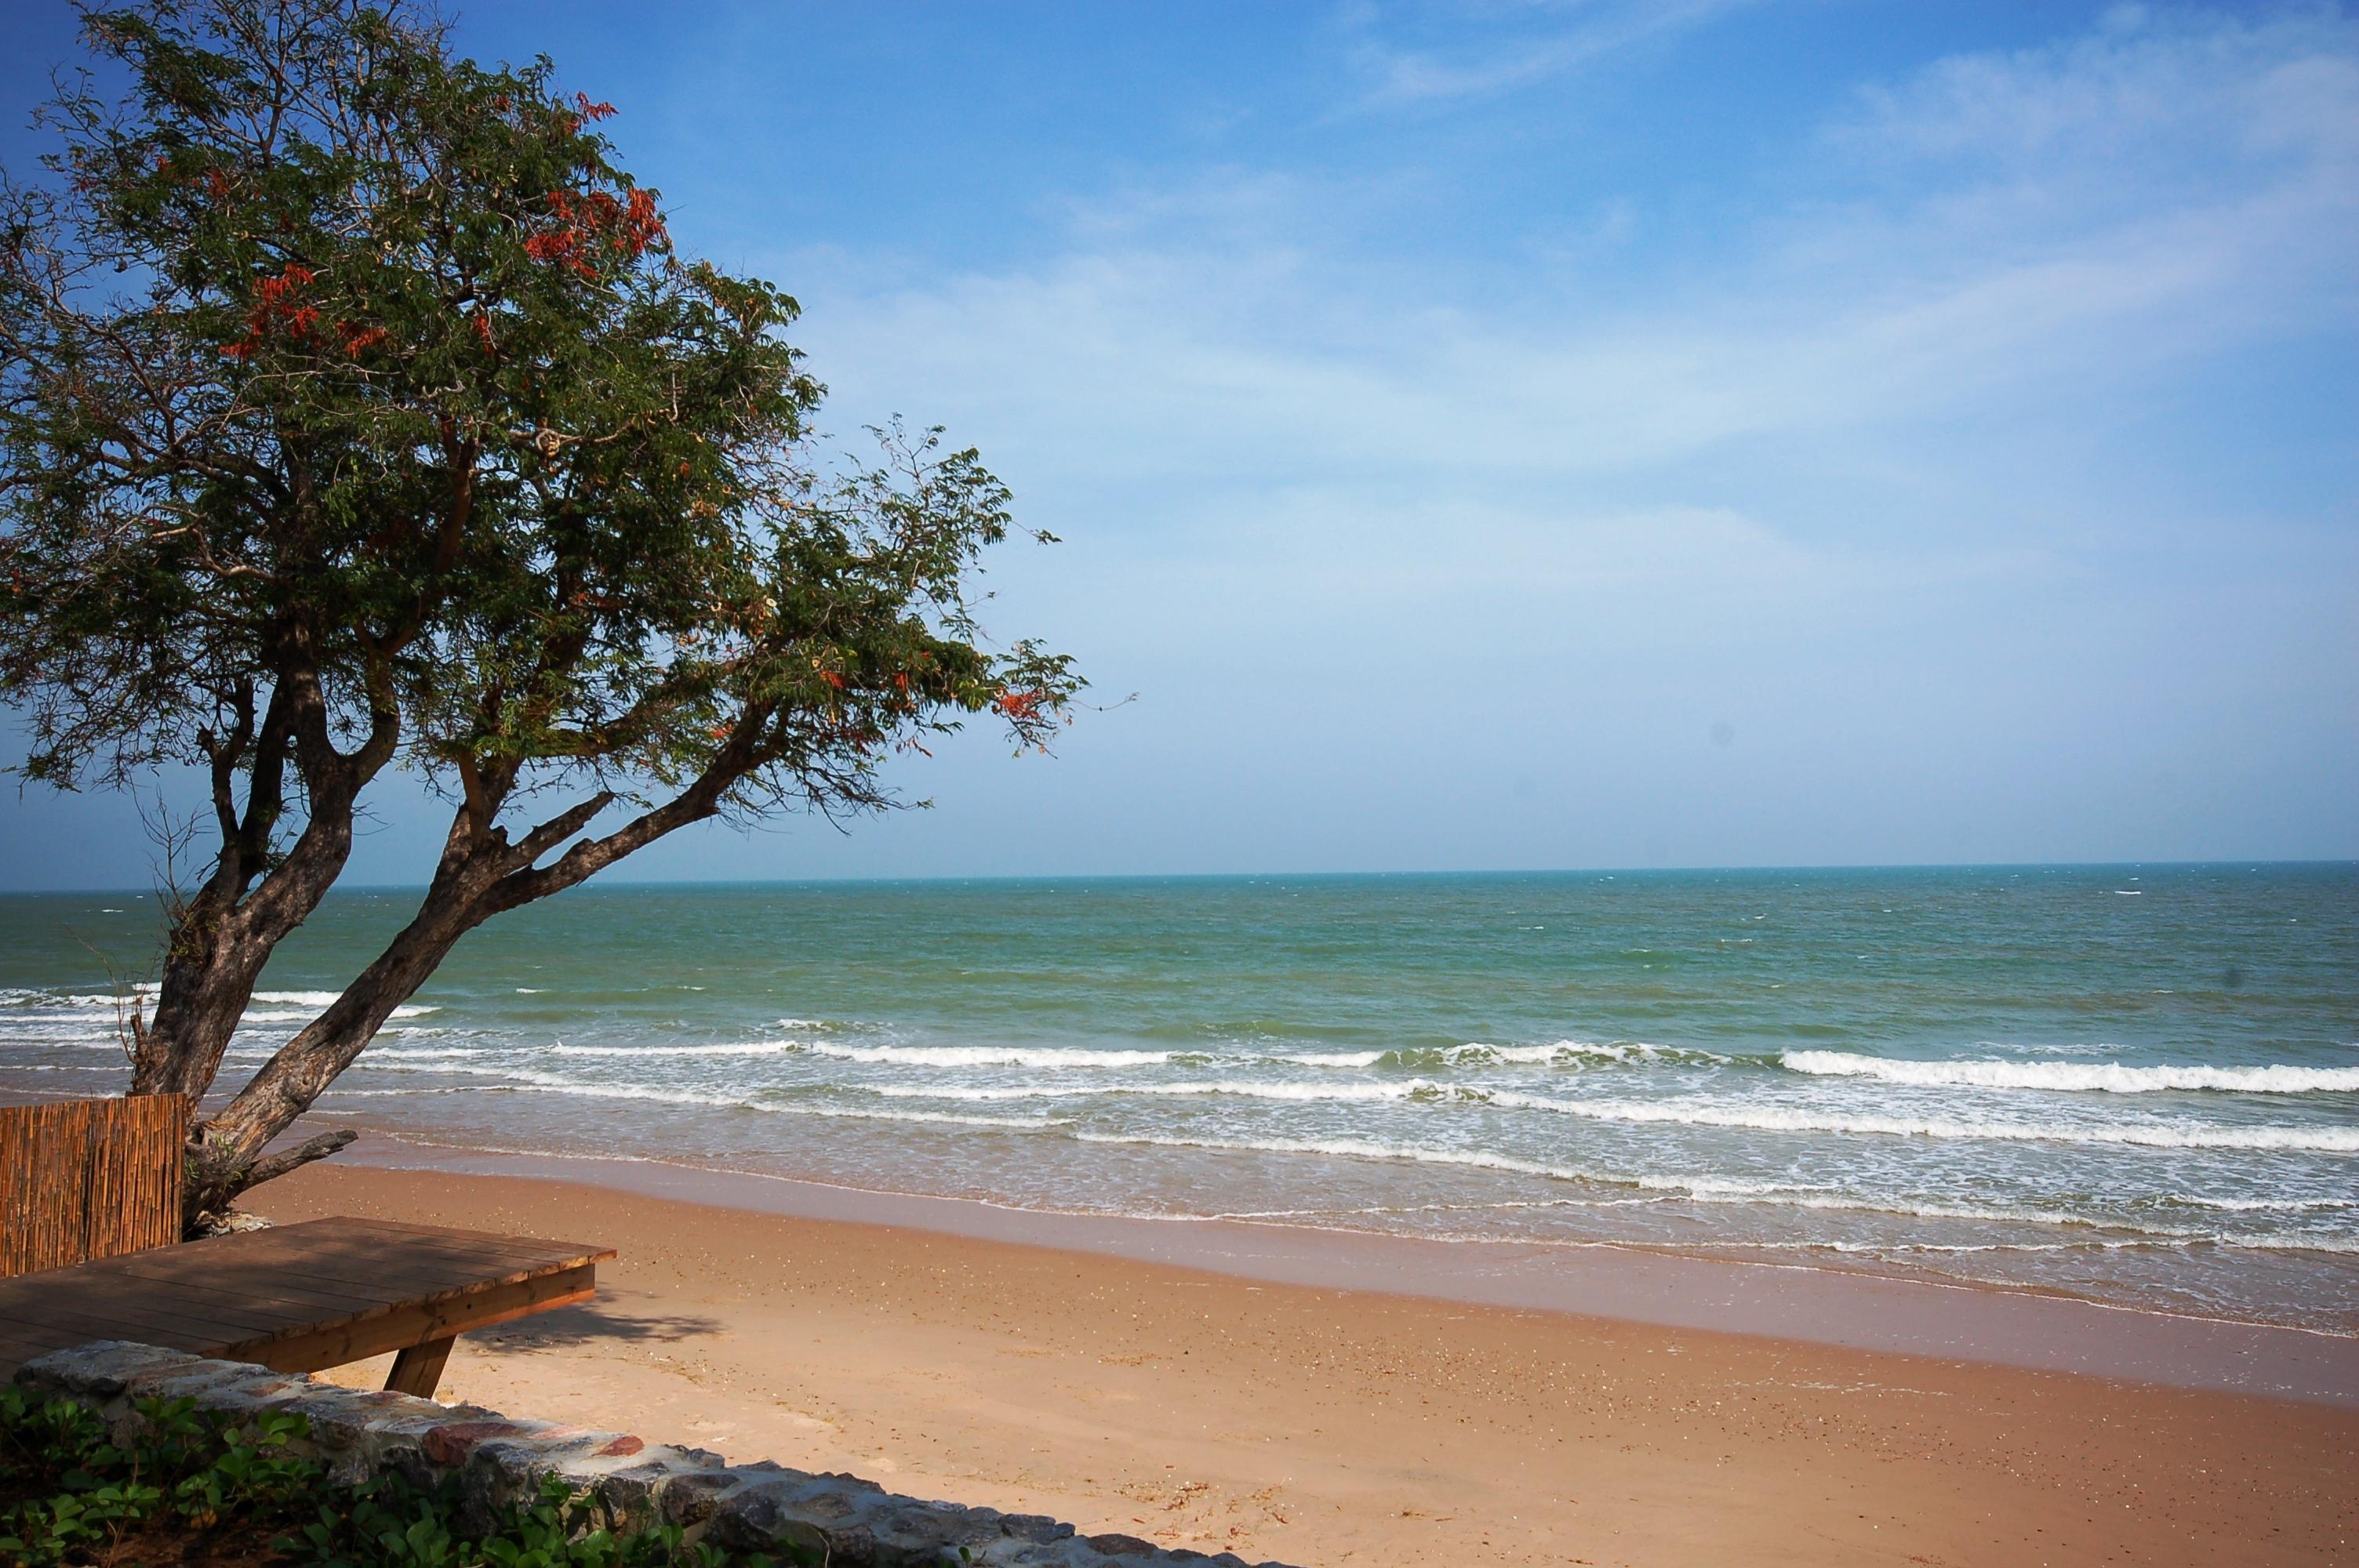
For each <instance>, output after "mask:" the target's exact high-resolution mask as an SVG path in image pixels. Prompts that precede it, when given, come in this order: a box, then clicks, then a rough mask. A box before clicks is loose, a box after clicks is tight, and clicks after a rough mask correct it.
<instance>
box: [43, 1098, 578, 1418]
mask: <svg viewBox="0 0 2359 1568" xmlns="http://www.w3.org/2000/svg"><path fill="white" fill-rule="evenodd" d="M151 1114H152V1113H151ZM22 1146H24V1145H23V1144H22V1143H21V1142H19V1143H5V1144H0V1152H5V1151H8V1150H15V1149H16V1148H19V1147H22ZM176 1158H177V1155H176ZM174 1201H175V1202H176V1203H177V1201H178V1200H177V1190H176V1193H175V1197H174ZM613 1256H614V1251H613V1249H610V1248H592V1247H583V1246H581V1245H579V1244H575V1243H567V1242H547V1241H538V1240H536V1239H533V1238H519V1237H501V1236H494V1235H488V1234H485V1233H483V1232H476V1231H462V1230H452V1229H448V1228H444V1227H407V1226H403V1225H399V1224H397V1223H395V1222H356V1221H351V1220H343V1219H322V1220H307V1221H304V1222H302V1223H300V1224H298V1225H290V1226H283V1227H276V1228H274V1229H271V1230H266V1231H255V1232H247V1233H242V1234H239V1235H235V1236H227V1237H219V1238H212V1239H210V1240H206V1241H201V1242H190V1243H187V1244H185V1245H181V1246H176V1247H169V1248H165V1249H158V1250H154V1251H147V1252H139V1253H132V1254H125V1255H120V1256H116V1257H112V1258H106V1259H100V1260H92V1261H90V1262H86V1263H82V1264H79V1265H76V1266H74V1267H71V1268H66V1269H60V1270H56V1271H49V1272H46V1273H43V1274H39V1275H37V1276H34V1277H31V1278H26V1279H17V1280H8V1281H0V1371H6V1370H13V1367H14V1365H15V1364H18V1363H21V1362H22V1361H23V1360H25V1359H27V1358H29V1357H30V1356H32V1355H38V1354H40V1353H41V1352H43V1351H46V1350H49V1349H55V1348H59V1347H60V1346H66V1345H74V1344H81V1343H84V1342H86V1341H88V1340H91V1339H132V1340H140V1341H144V1342H146V1343H149V1344H160V1345H165V1346H171V1347H174V1348H178V1349H185V1350H190V1351H194V1352H197V1353H200V1354H203V1355H209V1356H218V1357H227V1358H230V1359H235V1360H247V1361H254V1362H257V1363H259V1364H260V1365H263V1366H266V1367H270V1368H274V1369H277V1370H280V1371H288V1372H310V1371H318V1370H320V1369H321V1368H327V1367H333V1366H339V1365H342V1364H343V1363H344V1362H347V1361H353V1360H361V1359H364V1358H366V1357H371V1356H377V1355H382V1354H384V1353H385V1352H386V1351H397V1352H399V1351H410V1350H419V1354H418V1355H415V1356H412V1357H408V1362H407V1365H406V1367H405V1368H404V1370H403V1376H404V1377H406V1378H407V1379H409V1380H411V1381H420V1380H423V1381H425V1382H426V1383H427V1386H428V1387H429V1388H430V1387H431V1382H432V1380H433V1379H434V1378H438V1377H439V1376H440V1362H439V1361H438V1360H435V1358H434V1357H433V1356H432V1354H431V1353H430V1352H429V1351H426V1350H421V1349H420V1347H424V1346H432V1345H434V1344H435V1343H436V1342H438V1341H448V1340H449V1339H451V1337H453V1336H456V1335H459V1334H462V1333H465V1332H468V1331H470V1330H473V1329H478V1328H484V1327H489V1326H491V1325H496V1324H501V1323H507V1322H510V1321H513V1320H514V1319H516V1318H520V1317H524V1316H527V1315H528V1314H532V1313H536V1312H546V1311H549V1310H550V1309H551V1308H554V1307H561V1306H571V1305H574V1304H577V1303H582V1302H586V1301H589V1300H591V1299H592V1296H593V1295H594V1293H595V1289H596V1279H597V1270H596V1265H597V1263H598V1261H600V1260H603V1259H606V1258H611V1257H613ZM440 1354H441V1355H442V1356H443V1357H447V1356H448V1354H449V1352H448V1349H447V1346H446V1348H445V1349H444V1350H443V1351H442V1352H441V1353H440ZM429 1363H431V1365H429Z"/></svg>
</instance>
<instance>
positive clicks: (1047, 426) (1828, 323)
mask: <svg viewBox="0 0 2359 1568" xmlns="http://www.w3.org/2000/svg"><path fill="white" fill-rule="evenodd" d="M1649 15H1650V16H1653V17H1654V18H1655V20H1656V21H1657V23H1658V24H1659V23H1660V20H1661V18H1662V17H1663V16H1667V15H1669V13H1668V12H1663V13H1649ZM2354 127H2359V43H2354V37H2353V33H2352V29H2350V28H2349V27H2344V26H2343V25H2342V24H2341V23H2339V22H2336V21H2333V20H2332V19H2329V18H2313V19H2310V20H2298V21H2294V22H2288V23H2283V24H2279V25H2274V26H2267V27H2246V26H2244V25H2242V24H2239V23H2234V22H2224V23H2212V24H2207V25H2204V26H2197V25H2195V24H2193V23H2189V22H2183V21H2182V22H2181V23H2180V24H2178V25H2175V26H2174V27H2172V28H2169V29H2164V28H2162V27H2158V26H2155V25H2146V26H2141V27H2136V28H2134V29H2125V28H2122V27H2115V28H2114V29H2113V30H2110V31H2107V32H2104V33H2102V34H2100V35H2097V36H2093V37H2091V38H2084V39H2081V40H2078V41H2075V42H2072V43H2071V44H2068V45H2064V46H2060V47H2059V48H2056V49H2048V50H2038V51H2029V52H2026V53H2022V54H2013V55H1993V56H1976V57H1971V58H1966V59H1953V60H1948V61H1944V62H1941V63H1940V64H1938V65H1935V66H1933V67H1931V68H1930V69H1929V70H1925V71H1922V72H1920V73H1919V74H1918V75H1917V76H1914V77H1912V78H1910V79H1908V80H1907V81H1901V82H1898V83H1896V84H1892V85H1889V86H1886V87H1882V88H1878V89H1875V90H1874V91H1871V92H1866V93H1864V94H1863V95H1862V97H1861V99H1860V100H1859V102H1858V103H1857V105H1856V106H1855V107H1854V108H1853V109H1851V110H1849V111H1846V112H1845V113H1844V114H1843V116H1842V117H1841V118H1840V119H1839V120H1838V121H1837V122H1836V123H1835V124H1832V126H1831V127H1830V129H1829V130H1828V132H1827V133H1826V135H1824V137H1823V138H1822V140H1821V143H1820V144H1819V145H1818V146H1817V147H1816V148H1814V149H1812V151H1813V154H1814V156H1816V157H1820V158H1821V159H1822V160H1824V161H1823V167H1822V168H1821V169H1820V171H1819V173H1818V175H1817V177H1816V180H1815V184H1814V187H1813V188H1812V189H1809V190H1808V191H1806V193H1805V195H1804V196H1803V197H1801V198H1799V199H1798V200H1796V201H1795V202H1794V203H1793V204H1792V205H1791V206H1790V207H1789V208H1788V210H1786V211H1784V212H1782V213H1780V214H1778V215H1776V216H1774V217H1773V218H1771V219H1769V220H1767V221H1766V222H1761V223H1759V224H1757V225H1756V227H1755V228H1754V231H1753V232H1752V233H1751V234H1750V236H1749V239H1750V243H1740V244H1739V245H1738V246H1736V247H1735V248H1734V251H1733V253H1732V254H1727V255H1724V256H1722V257H1720V258H1718V260H1717V261H1716V262H1713V263H1709V264H1699V265H1697V266H1695V267H1691V268H1690V270H1689V273H1688V276H1686V279H1685V280H1684V281H1683V282H1681V283H1680V284H1678V285H1676V286H1666V287H1662V288H1660V289H1658V290H1657V291H1656V292H1655V294H1654V295H1653V296H1652V297H1647V296H1645V295H1644V294H1640V295H1639V297H1637V298H1636V300H1635V301H1634V302H1633V303H1630V304H1628V305H1626V306H1625V307H1624V308H1619V309H1617V310H1614V311H1613V312H1611V313H1601V312H1597V311H1594V310H1590V309H1585V308H1584V307H1583V304H1582V298H1581V297H1579V296H1578V295H1575V294H1564V295H1560V296H1557V297H1550V294H1549V290H1548V289H1547V288H1546V287H1541V286H1540V285H1539V284H1538V282H1537V281H1535V283H1534V285H1533V286H1532V287H1527V288H1525V289H1522V290H1519V291H1518V292H1517V295H1516V296H1515V297H1514V298H1513V300H1512V301H1507V302H1502V301H1499V300H1495V299H1490V298H1485V297H1482V296H1481V295H1480V294H1478V293H1475V292H1473V290H1470V289H1469V288H1468V287H1466V286H1465V285H1464V284H1463V283H1462V281H1461V280H1459V279H1458V278H1456V277H1454V276H1452V275H1451V272H1450V270H1449V268H1448V266H1447V265H1446V263H1443V262H1438V261H1432V260H1426V261H1423V262H1408V261H1403V260H1400V259H1397V258H1396V259H1392V260H1389V261H1386V260H1372V259H1370V249H1369V248H1368V247H1365V246H1363V245H1360V244H1356V243H1349V244H1337V243H1332V242H1329V241H1327V240H1326V239H1324V238H1323V235H1324V233H1325V232H1327V231H1329V230H1331V229H1332V228H1334V227H1336V226H1338V224H1339V223H1340V225H1341V226H1343V227H1347V228H1350V229H1351V230H1352V231H1353V232H1354V233H1355V234H1358V233H1362V232H1364V228H1365V226H1366V225H1367V224H1368V223H1370V222H1372V220H1371V219H1370V217H1369V208H1370V204H1371V203H1373V202H1377V201H1380V200H1382V198H1383V193H1382V192H1381V191H1378V190H1375V189H1371V188H1369V187H1367V186H1365V185H1363V186H1358V187H1353V188H1352V189H1348V190H1345V191H1343V192H1340V193H1334V192H1330V191H1328V190H1326V189H1322V188H1321V186H1320V185H1319V184H1318V183H1317V182H1316V181H1314V180H1311V179H1310V178H1307V177H1304V176H1301V175H1299V174H1288V175H1283V176H1281V175H1276V174H1262V173H1255V172H1252V171H1236V170H1227V171H1212V172H1208V173H1206V174H1204V175H1202V176H1201V177H1199V178H1193V179H1188V180H1182V181H1180V182H1178V183H1176V184H1175V185H1174V186H1172V187H1171V188H1170V189H1165V190H1161V191H1152V190H1150V191H1144V192H1142V191H1131V192H1127V193H1125V195H1123V196H1122V197H1121V198H1119V199H1118V200H1112V201H1109V202H1107V203H1104V204H1103V205H1101V206H1098V207H1096V208H1093V209H1084V210H1082V211H1081V212H1080V213H1079V214H1078V215H1077V216H1076V219H1075V221H1074V222H1073V223H1072V225H1071V231H1070V234H1071V243H1070V246H1069V248H1068V249H1067V250H1066V251H1065V253H1064V254H1061V255H1060V256H1058V257H1055V258H1054V259H1052V260H1049V261H1048V262H1046V263H1044V264H1042V265H1038V266H1036V267H1032V268H1029V269H1026V270H1022V271H1013V272H1006V273H1001V274H997V275H967V276H954V277H949V278H938V279H935V280H932V281H931V282H929V283H928V284H926V285H925V286H923V287H904V288H900V289H897V290H892V291H887V292H881V293H879V292H870V291H867V290H865V289H864V288H863V287H861V285H860V283H859V281H858V279H857V278H855V277H853V276H845V275H843V274H842V273H839V274H838V275H837V276H836V277H835V278H834V279H833V280H832V281H826V280H824V279H823V280H822V281H821V283H820V284H819V286H818V287H807V289H806V297H807V298H808V299H810V301H811V303H812V304H813V306H814V310H813V314H812V317H811V319H810V327H811V336H812V338H813V340H814V347H815V348H817V349H818V350H819V351H820V358H819V362H820V363H821V367H822V369H823V371H827V372H832V373H833V374H834V375H835V378H836V379H837V381H838V382H839V384H840V390H841V392H842V393H843V395H844V397H845V399H847V400H849V401H851V402H853V403H854V404H856V405H858V406H860V407H861V408H862V409H863V410H864V411H865V410H867V409H871V408H874V407H876V406H879V405H886V404H889V405H892V406H902V405H905V404H906V405H908V406H924V407H925V408H927V409H928V410H929V413H934V412H939V413H940V414H941V415H942V416H947V417H949V418H951V422H952V423H953V424H955V425H956V426H958V427H960V428H961V430H962V431H971V432H973V433H974V434H976V435H977V436H987V437H989V438H990V442H991V445H992V447H993V449H994V450H995V453H997V454H999V455H1000V456H1001V457H1002V458H1003V459H1004V460H1009V461H1010V462H1011V463H1013V464H1015V465H1016V466H1017V467H1018V469H1019V471H1020V470H1030V471H1032V472H1034V473H1039V474H1053V475H1055V476H1056V477H1057V481H1059V482H1066V481H1084V480H1085V481H1094V482H1098V483H1103V484H1116V483H1132V484H1159V485H1168V484H1172V483H1183V482H1184V483H1193V484H1199V485H1206V486H1212V487H1215V488H1217V487H1219V486H1222V485H1223V484H1231V483H1244V482H1246V481H1254V482H1261V483H1283V482H1289V481H1300V482H1311V481H1318V482H1327V481H1334V480H1337V479H1339V478H1342V477H1346V476H1350V475H1353V474H1371V473H1381V474H1384V475H1386V476H1389V480H1388V481H1389V482H1409V483H1422V484H1430V485H1437V486H1445V487H1448V486H1457V485H1460V484H1462V483H1464V482H1466V476H1468V475H1470V474H1477V475H1483V476H1487V481H1488V482H1495V483H1499V484H1505V485H1510V486H1512V485H1517V484H1527V483H1529V482H1531V481H1535V480H1537V479H1540V478H1544V477H1547V476H1560V477H1562V476H1592V477H1596V476H1614V475H1628V474H1632V473H1635V472H1639V471H1645V470H1653V471H1655V472H1657V473H1658V474H1659V473H1660V471H1661V470H1663V469H1664V468H1665V467H1666V466H1667V465H1673V464H1679V463H1683V462H1687V461H1690V460H1693V459H1695V458H1697V457H1698V456H1700V455H1703V454H1707V453H1710V452H1712V451H1713V450H1715V449H1719V448H1722V447H1724V446H1725V445H1726V444H1728V443H1730V442H1742V441H1758V440H1764V439H1773V440H1774V439H1787V440H1802V441H1826V440H1840V439H1845V438H1851V437H1853V436H1854V435H1856V434H1858V433H1861V432H1868V433H1874V432H1879V431H1882V432H1891V431H1894V430H1901V429H1908V428H1913V427H1922V426H1925V425H1926V424H1928V423H1929V422H1938V421H1940V420H1942V419H1946V418H1951V417H1955V416H1961V415H1973V414H1976V413H1979V412H1988V411H1990V410H1993V409H2002V410H2003V409H2007V408H2010V407H2013V408H2015V409H2017V411H2018V412H2019V413H2020V415H2021V416H2024V417H2026V418H2029V419H2032V420H2037V419H2038V418H2039V417H2040V416H2042V414H2043V411H2048V412H2054V411H2072V410H2082V409H2085V408H2087V407H2088V406H2090V405H2091V403H2092V401H2093V400H2095V401H2100V402H2102V401H2103V400H2104V399H2105V398H2106V397H2109V396H2117V395H2129V396H2135V395H2138V394H2139V393H2140V391H2141V389H2143V388H2147V387H2148V386H2150V385H2152V384H2155V383H2156V382H2157V381H2158V379H2160V380H2168V378H2169V376H2170V375H2171V374H2173V373H2175V372H2174V371H2173V368H2172V367H2174V366H2183V365H2186V364H2188V363H2190V362H2194V361H2195V359H2196V358H2197V357H2198V356H2201V355H2203V354H2207V353H2212V352H2216V351H2221V350H2223V349H2225V348H2232V347H2234V346H2235V345H2237V344H2240V343H2243V342H2247V341H2259V340H2265V339H2267V338H2268V337H2269V336H2271V335H2272V334H2286V333H2297V334H2310V335H2316V334H2319V333H2321V332H2323V333H2345V334H2347V333H2348V332H2349V331H2350V330H2351V329H2352V325H2353V321H2354V291H2353V289H2352V287H2351V285H2350V281H2349V280H2350V273H2349V266H2348V262H2349V257H2350V256H2351V255H2352V254H2359V159H2354V155H2353V146H2354V139H2359V131H2354ZM1337 209H1341V210H1342V211H1343V212H1344V213H1345V214H1347V216H1345V217H1343V218H1342V219H1340V220H1339V219H1338V218H1337V217H1336V210H1337ZM1624 222H1628V220H1627V219H1625V220H1624ZM788 270H790V271H793V272H795V273H796V274H797V275H798V276H808V269H806V268H804V267H800V266H795V267H790V268H789V269H788ZM1628 292H1629V291H1627V290H1625V294H1627V293H1628ZM944 389H949V395H948V400H947V402H945V400H944V396H943V394H944ZM1656 499H1658V500H1659V501H1663V502H1669V503H1679V502H1684V501H1686V500H1688V499H1690V498H1689V497H1687V496H1685V495H1682V494H1680V493H1677V492H1671V493H1668V494H1658V496H1657V497H1656Z"/></svg>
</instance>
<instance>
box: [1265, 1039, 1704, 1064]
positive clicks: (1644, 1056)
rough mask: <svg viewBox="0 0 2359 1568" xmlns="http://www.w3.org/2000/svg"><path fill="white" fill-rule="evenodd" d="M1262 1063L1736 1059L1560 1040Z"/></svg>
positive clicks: (1636, 1044)
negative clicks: (1547, 1042) (1539, 1043)
mask: <svg viewBox="0 0 2359 1568" xmlns="http://www.w3.org/2000/svg"><path fill="white" fill-rule="evenodd" d="M1261 1059H1262V1060H1264V1061H1268V1062H1284V1063H1287V1064H1288V1065H1292V1066H1298V1067H1462V1066H1485V1065H1515V1066H1569V1065H1575V1064H1578V1063H1581V1062H1648V1061H1661V1062H1694V1063H1720V1062H1727V1061H1731V1060H1733V1059H1734V1058H1732V1057H1728V1056H1723V1055H1722V1054H1719V1053H1718V1052H1715V1051H1694V1050H1687V1049H1682V1048H1681V1047H1679V1046H1674V1045H1654V1044H1647V1042H1646V1041H1643V1040H1614V1041H1603V1042H1601V1041H1595V1040H1559V1041H1555V1042H1553V1043H1551V1044H1546V1045H1494V1044H1491V1043H1490V1042H1488V1041H1484V1040H1470V1041H1468V1042H1467V1043H1466V1044H1463V1045H1429V1046H1405V1047H1401V1048H1398V1049H1395V1050H1390V1051H1326V1052H1321V1051H1306V1052H1301V1053H1296V1054H1284V1055H1271V1056H1264V1057H1262V1058H1261Z"/></svg>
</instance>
